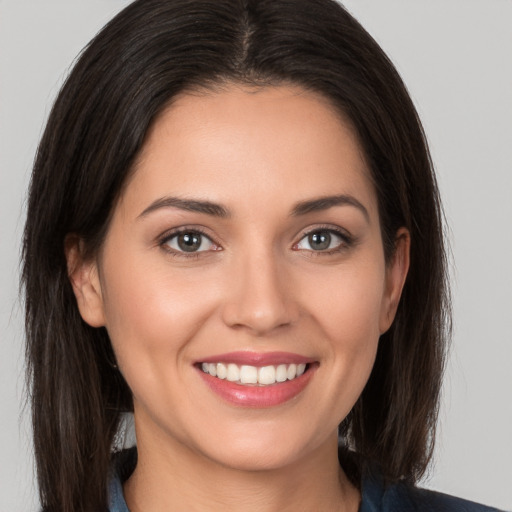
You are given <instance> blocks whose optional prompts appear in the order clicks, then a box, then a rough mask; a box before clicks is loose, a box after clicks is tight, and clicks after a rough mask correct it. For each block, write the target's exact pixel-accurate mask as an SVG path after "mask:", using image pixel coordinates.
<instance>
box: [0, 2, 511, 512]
mask: <svg viewBox="0 0 512 512" xmlns="http://www.w3.org/2000/svg"><path fill="white" fill-rule="evenodd" d="M127 3H128V2H127V1H126V0H124V1H123V0H44V1H40V0H31V1H27V0H0V180H1V181H0V241H1V242H0V293H1V296H0V339H1V352H0V355H1V357H0V411H1V413H0V432H1V436H0V512H21V511H33V510H36V509H37V500H36V490H35V484H34V478H33V469H32V458H31V448H30V434H29V421H28V415H27V413H26V412H23V409H22V404H23V396H24V394H23V393H24V383H23V347H22V343H23V331H22V311H21V306H20V305H19V301H18V295H17V280H18V268H19V240H20V236H21V231H22V226H23V219H24V201H25V191H26V188H27V185H28V179H29V173H30V167H31V163H32V159H33V155H34V152H35V149H36V145H37V141H38V138H39V137H40V135H41V130H42V126H43V123H44V120H45V118H46V116H47V114H48V111H49V108H50V105H51V103H52V100H53V98H54V96H55V95H56V93H57V91H58V89H59V86H60V84H61V83H62V80H63V77H64V75H65V73H66V71H67V70H68V69H69V66H70V64H71V62H72V61H73V59H74V58H75V56H76V55H77V54H78V52H79V51H80V49H81V48H82V47H83V46H84V45H85V44H86V43H87V42H88V41H89V39H90V38H91V37H92V36H93V35H94V34H95V33H96V32H97V31H98V30H99V29H100V27H101V26H102V25H103V24H104V23H105V22H106V21H107V20H108V19H109V18H110V17H112V15H113V14H114V13H116V12H117V11H118V10H119V9H120V8H122V7H123V6H124V5H126V4H127ZM345 5H346V6H347V7H348V8H349V10H351V12H352V13H353V14H354V15H355V16H356V17H357V18H358V19H359V20H360V21H361V22H362V24H363V25H364V26H365V27H366V28H367V29H368V30H369V31H370V33H371V34H372V35H373V36H374V37H375V38H376V39H377V41H378V42H379V43H380V44H381V45H382V47H383V48H384V50H385V51H386V52H388V54H389V55H390V57H391V58H392V60H393V61H394V62H395V64H396V65H397V67H398V69H399V71H400V72H401V74H402V76H403V78H404V80H405V82H406V84H407V86H408V87H409V90H410V92H411V95H412V97H413V99H414V101H415V102H416V105H417V107H418V110H419V112H420V115H421V116H422V119H423V121H424V124H425V128H426V131H427V134H428V137H429V140H430V143H431V149H432V153H433V158H434V162H435V164H436V166H437V170H438V176H439V182H440V187H441V192H442V195H443V198H444V201H445V208H446V215H447V219H448V222H449V225H450V229H451V235H450V238H451V243H452V249H453V259H454V262H455V263H454V266H453V271H452V281H453V292H454V313H455V337H454V343H453V349H452V354H451V358H450V363H449V366H448V375H447V378H446V383H445V387H444V398H443V405H442V410H441V423H440V430H439V439H438V445H437V451H436V457H435V465H434V467H433V469H432V471H431V477H430V478H429V479H427V480H426V481H425V482H424V485H426V486H428V487H432V488H436V489H439V490H442V491H444V492H448V493H451V494H456V495H460V496H464V497H466V498H469V499H473V500H476V501H482V502H485V503H488V504H491V505H495V506H498V507H501V508H505V509H509V510H512V442H511V440H510V437H511V434H512V400H511V398H510V395H511V391H512V371H511V369H510V367H511V366H512V364H511V363H512V227H511V224H512V1H510V0H486V1H485V2H482V1H480V0H347V1H346V2H345Z"/></svg>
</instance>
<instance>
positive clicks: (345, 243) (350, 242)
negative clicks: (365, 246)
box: [292, 224, 356, 255]
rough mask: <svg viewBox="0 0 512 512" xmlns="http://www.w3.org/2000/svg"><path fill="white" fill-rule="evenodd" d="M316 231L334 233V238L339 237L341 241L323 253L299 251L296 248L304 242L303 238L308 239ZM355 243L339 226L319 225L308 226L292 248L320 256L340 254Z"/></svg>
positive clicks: (350, 235) (353, 238)
mask: <svg viewBox="0 0 512 512" xmlns="http://www.w3.org/2000/svg"><path fill="white" fill-rule="evenodd" d="M318 231H328V232H331V233H334V234H335V235H336V236H338V237H340V238H341V239H342V243H341V244H339V246H337V247H335V248H332V249H326V250H323V251H315V250H313V249H299V248H297V246H298V244H299V243H300V242H302V240H304V238H306V237H308V236H309V235H311V234H313V233H316V232H318ZM355 242H356V240H355V237H354V236H353V235H352V234H351V233H349V232H348V231H347V230H346V229H344V228H341V227H340V226H336V225H332V224H319V225H316V226H309V227H307V228H305V229H303V230H302V231H301V233H300V234H299V235H298V239H297V241H296V242H295V243H294V244H293V246H292V248H293V249H294V250H297V251H306V252H309V253H314V254H316V255H322V254H324V255H325V254H332V253H335V252H340V251H341V250H343V249H346V248H348V247H350V246H352V245H353V244H354V243H355Z"/></svg>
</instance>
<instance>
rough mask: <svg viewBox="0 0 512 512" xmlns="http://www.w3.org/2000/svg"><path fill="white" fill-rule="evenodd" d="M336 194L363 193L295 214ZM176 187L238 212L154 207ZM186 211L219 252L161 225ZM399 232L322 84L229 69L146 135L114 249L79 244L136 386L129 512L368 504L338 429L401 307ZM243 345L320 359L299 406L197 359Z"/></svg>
mask: <svg viewBox="0 0 512 512" xmlns="http://www.w3.org/2000/svg"><path fill="white" fill-rule="evenodd" d="M332 195H345V196H349V197H350V198H352V199H354V200H355V201H357V202H358V203H359V204H360V205H361V206H362V208H361V207H359V206H355V205H354V204H356V203H355V201H354V204H341V205H336V206H332V207H329V208H323V209H320V210H317V211H311V212H309V213H303V214H301V215H293V210H294V208H295V206H296V205H297V203H299V202H303V201H310V200H314V199H318V198H320V197H324V196H332ZM168 196H172V197H179V198H181V199H194V200H201V201H209V202H212V203H216V204H219V205H222V206H223V207H224V208H225V209H226V210H229V213H230V215H229V216H228V217H219V216H214V215H210V214H208V213H201V212H195V211H187V210H184V209H181V208H178V207H176V206H174V207H173V206H166V207H158V208H156V207H154V208H153V209H152V210H151V211H148V212H146V213H145V214H142V213H143V212H144V211H145V210H147V209H148V207H150V205H152V204H154V202H155V201H158V200H159V199H161V198H162V197H168ZM141 214H142V215H141ZM181 227H184V228H186V229H189V230H193V229H198V228H200V229H201V230H202V231H203V232H204V233H205V234H206V235H207V237H208V238H205V239H203V245H202V246H201V249H204V250H200V251H198V252H196V253H192V255H191V256H190V254H191V253H187V254H189V256H188V257H187V256H185V255H184V253H180V252H178V249H179V246H177V244H176V238H174V239H171V240H169V239H168V237H167V239H166V238H165V236H164V235H169V232H172V230H173V229H176V228H181ZM319 229H335V230H340V231H341V233H342V235H343V236H334V235H333V239H332V240H333V241H332V243H331V245H332V246H333V247H331V249H329V250H315V249H314V248H313V247H312V246H311V244H310V243H309V242H308V240H309V239H308V236H307V233H310V232H312V231H315V230H316V231H318V230H319ZM347 237H348V238H347ZM208 239H209V240H211V242H210V241H209V240H208ZM396 245H397V249H396V253H395V256H394V257H393V258H392V259H391V261H389V262H387V263H386V261H385V258H384V251H383V246H382V238H381V231H380V225H379V215H378V207H377V197H376V192H375V190H374V187H373V185H372V183H371V180H370V178H369V170H368V167H367V165H366V162H365V159H364V156H363V154H362V151H361V148H360V146H359V143H358V141H357V138H356V136H355V134H354V132H353V130H352V128H351V126H350V124H349V123H347V122H346V121H344V120H343V119H342V118H341V116H340V115H339V114H338V113H337V112H336V111H335V110H334V109H333V108H332V107H331V106H330V105H329V103H328V102H327V101H326V100H324V99H323V98H322V97H320V96H318V95H316V94H314V93H312V92H306V91H304V90H302V89H300V88H297V87H292V86H279V87H265V88H259V89H248V88H245V87H241V86H235V85H230V86H227V87H224V88H223V89H220V90H216V91H209V92H201V93H200V92H196V93H188V94H182V95H181V96H179V97H178V98H176V99H175V101H174V102H173V104H172V105H171V106H170V107H169V108H168V109H167V110H166V111H165V112H164V113H163V114H162V115H161V116H160V118H159V119H158V120H157V122H156V123H155V124H154V126H153V128H152V130H151V131H150V133H149V134H148V139H147V142H146V144H145V147H144V149H143V151H142V153H141V155H140V157H139V160H138V163H137V165H136V169H135V172H134V173H133V175H132V177H131V178H130V180H129V181H128V183H127V184H126V186H125V188H124V191H123V194H122V196H121V198H120V200H119V202H118V204H117V205H116V207H115V211H114V214H113V217H112V221H111V225H110V227H109V230H108V233H107V236H106V239H105V242H104V245H103V247H102V249H101V251H100V253H99V254H98V255H97V257H95V258H94V259H93V260H84V259H83V258H82V257H81V254H82V252H83V251H82V249H83V244H82V242H81V241H80V240H73V239H71V240H69V241H68V245H67V256H68V263H69V267H70V277H71V281H72V283H73V287H74V290H75V294H76V297H77V301H78V305H79V308H80V312H81V314H82V317H83V318H84V320H85V321H86V322H88V323H89V324H90V325H92V326H106V328H107V330H108V332H109V335H110V337H111V340H112V344H113V347H114V351H115V354H116V357H117V360H118V364H119V368H120V371H121V372H122V373H123V375H124V377H125V379H126V381H127V382H128V384H129V386H130V388H131V390H132V392H133V400H134V414H135V424H136V433H137V440H138V452H139V463H138V465H137V468H136V469H135V472H134V474H133V475H132V476H131V478H130V479H129V480H128V482H127V483H126V484H125V495H126V500H127V503H128V506H129V507H130V510H132V512H137V511H139V510H145V511H146V512H153V511H164V510H191V511H194V510H202V511H204V510H219V509H220V508H219V507H221V508H222V510H226V511H231V510H246V511H251V510H258V511H260V512H261V511H274V510H275V511H277V510H279V511H283V510H284V511H286V510H294V511H297V510H351V511H356V510H357V508H358V505H359V501H360V495H359V491H358V490H357V489H356V488H355V487H353V486H352V485H351V484H350V483H349V482H348V480H347V478H346V476H345V475H344V473H343V471H342V469H341V468H340V466H339V463H338V460H337V449H336V446H337V427H338V424H339V423H340V422H341V421H342V419H343V418H344V417H345V416H346V415H347V414H348V412H349V411H350V409H351V408H352V406H353V405H354V403H355V402H356V400H357V398H358V397H359V395H360V394H361V392H362V390H363V388H364V385H365V383H366V382H367V380H368V377H369V375H370V372H371V369H372V366H373V363H374V359H375V355H376V350H377V346H378V342H379V336H380V334H382V333H383V332H385V331H386V330H387V329H388V328H389V326H390V325H391V322H392V320H393V317H394V314H395V311H396V307H397V304H398V301H399V298H400V293H401V290H402V286H403V283H404V280H405V277H406V274H407V269H408V258H409V256H408V252H409V236H408V233H407V231H406V230H405V229H402V230H400V231H399V232H398V233H397V244H396ZM240 350H251V351H255V352H271V351H286V352H293V353H296V354H300V355H304V356H307V357H310V358H312V359H313V360H315V361H316V362H317V368H316V370H315V373H314V375H313V376H312V378H311V380H310V382H309V384H308V385H307V386H306V388H305V389H304V390H303V391H302V392H301V393H300V394H299V395H298V396H296V397H295V398H293V399H292V400H290V401H288V402H286V403H285V404H282V405H279V406H274V407H267V408H244V407H239V406H236V405H233V404H231V403H228V402H226V401H224V400H222V399H221V398H219V396H217V395H216V394H215V393H213V392H212V391H211V390H210V389H209V388H208V387H207V386H206V385H205V383H204V382H203V380H202V378H201V376H200V374H199V372H198V370H197V368H196V367H195V366H194V363H195V362H197V361H198V360H199V361H200V360H201V359H202V358H206V357H209V356H213V355H216V354H221V353H226V352H232V351H240Z"/></svg>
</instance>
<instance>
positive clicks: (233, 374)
mask: <svg viewBox="0 0 512 512" xmlns="http://www.w3.org/2000/svg"><path fill="white" fill-rule="evenodd" d="M226 379H227V380H229V381H230V382H237V381H239V380H240V368H238V366H237V365H236V364H228V375H227V377H226Z"/></svg>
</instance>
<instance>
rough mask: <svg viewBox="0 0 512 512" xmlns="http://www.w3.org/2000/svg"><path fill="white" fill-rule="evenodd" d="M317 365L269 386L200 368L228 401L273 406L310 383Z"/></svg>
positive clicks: (290, 397)
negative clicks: (241, 380) (215, 374)
mask: <svg viewBox="0 0 512 512" xmlns="http://www.w3.org/2000/svg"><path fill="white" fill-rule="evenodd" d="M315 369H316V365H309V367H308V369H307V371H306V372H304V373H303V374H302V375H301V376H300V377H296V378H295V379H293V380H287V381H285V382H279V383H276V384H272V385H269V386H246V385H242V384H237V383H236V382H230V381H229V380H225V379H218V378H217V377H212V376H211V375H209V374H208V373H205V372H203V371H202V370H201V369H199V368H198V371H199V373H200V375H201V377H202V378H203V380H204V382H205V383H206V384H207V385H208V386H209V388H210V389H211V390H212V391H213V392H215V393H216V394H217V395H219V396H220V397H221V398H223V399H224V400H226V401H227V402H229V403H231V404H234V405H237V406H239V407H254V408H263V407H273V406H276V405H281V404H284V403H285V402H288V401H289V400H291V399H292V398H295V397H296V396H297V395H298V394H299V393H300V392H301V391H303V390H304V388H305V387H306V386H307V385H308V383H309V381H310V380H311V378H312V377H313V374H314V370H315Z"/></svg>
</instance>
